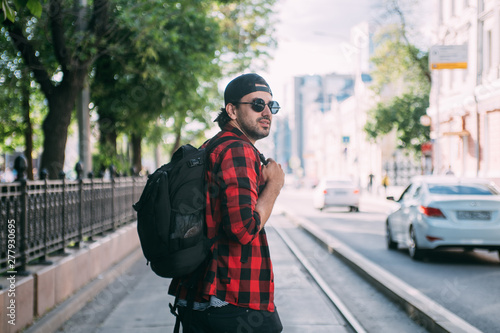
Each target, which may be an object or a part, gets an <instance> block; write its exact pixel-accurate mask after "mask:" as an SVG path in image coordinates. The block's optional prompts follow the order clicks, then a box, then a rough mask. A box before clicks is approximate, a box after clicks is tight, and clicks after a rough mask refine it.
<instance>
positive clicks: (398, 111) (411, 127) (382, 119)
mask: <svg viewBox="0 0 500 333" xmlns="http://www.w3.org/2000/svg"><path fill="white" fill-rule="evenodd" d="M375 45H376V48H375V52H374V55H373V57H372V58H371V61H372V63H373V64H374V70H373V71H372V73H371V75H372V78H373V84H372V86H371V88H372V89H373V90H374V91H375V92H376V93H377V94H379V95H381V96H383V97H382V101H381V102H379V103H378V104H377V106H376V107H375V108H373V109H372V110H370V111H369V113H368V120H367V123H366V124H365V127H364V130H365V132H366V133H367V136H368V137H369V138H371V139H372V140H376V139H377V138H379V137H381V136H384V135H386V134H388V133H389V132H391V131H392V130H393V129H395V130H396V133H397V138H398V146H399V148H405V149H407V150H408V151H413V152H414V153H415V154H416V156H419V155H420V147H421V145H422V143H424V142H426V141H428V140H429V135H430V128H429V127H426V126H423V125H421V124H420V117H421V116H423V115H425V114H426V111H427V108H428V106H429V92H430V84H431V81H430V73H429V69H428V53H427V52H424V51H422V50H420V49H418V48H417V47H416V46H415V45H413V44H411V43H409V42H408V40H407V38H406V31H405V30H404V27H403V28H402V27H400V26H397V25H389V26H386V27H384V28H383V29H381V30H380V31H379V32H378V34H377V35H376V36H375ZM388 95H389V97H387V96H388Z"/></svg>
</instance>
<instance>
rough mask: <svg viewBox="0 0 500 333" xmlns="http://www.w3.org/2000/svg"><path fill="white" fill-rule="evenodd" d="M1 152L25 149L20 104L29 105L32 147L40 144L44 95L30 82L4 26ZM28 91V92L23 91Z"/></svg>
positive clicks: (0, 63) (0, 70) (0, 58)
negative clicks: (26, 103) (27, 93)
mask: <svg viewBox="0 0 500 333" xmlns="http://www.w3.org/2000/svg"><path fill="white" fill-rule="evenodd" d="M0 49H1V50H3V51H2V52H1V53H0V123H1V124H2V125H1V126H0V151H1V152H13V151H24V147H25V144H26V142H25V137H24V134H25V131H26V130H27V124H26V119H25V116H26V115H25V110H24V109H23V103H25V102H26V101H25V100H24V99H25V98H27V99H29V100H28V101H27V102H28V104H29V106H30V109H31V112H30V118H31V122H32V123H34V124H38V126H34V129H33V130H34V133H33V139H34V149H39V148H40V147H41V143H42V138H43V135H42V133H41V128H40V126H39V125H40V124H41V121H42V118H43V115H44V114H45V113H46V106H45V105H44V101H43V95H42V94H41V93H40V92H39V90H38V87H37V85H36V84H35V82H34V81H32V77H31V75H30V71H29V70H28V69H27V68H26V66H25V65H24V62H23V59H22V58H21V57H20V56H19V54H18V53H17V52H16V50H15V49H14V47H13V45H12V43H11V42H10V39H9V34H8V33H7V31H6V29H5V28H2V29H0ZM26 90H28V92H29V95H25V93H24V92H23V91H26Z"/></svg>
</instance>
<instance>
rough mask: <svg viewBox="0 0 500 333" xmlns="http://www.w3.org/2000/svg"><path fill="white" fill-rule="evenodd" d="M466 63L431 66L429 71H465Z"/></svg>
mask: <svg viewBox="0 0 500 333" xmlns="http://www.w3.org/2000/svg"><path fill="white" fill-rule="evenodd" d="M466 68H467V63H466V62H448V63H441V64H431V69H466Z"/></svg>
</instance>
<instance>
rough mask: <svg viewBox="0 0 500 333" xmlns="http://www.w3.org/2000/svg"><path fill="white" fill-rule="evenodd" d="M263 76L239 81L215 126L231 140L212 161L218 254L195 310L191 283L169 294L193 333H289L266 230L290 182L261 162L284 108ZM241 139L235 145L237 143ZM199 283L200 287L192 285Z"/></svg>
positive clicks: (212, 220) (211, 223)
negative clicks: (260, 143)
mask: <svg viewBox="0 0 500 333" xmlns="http://www.w3.org/2000/svg"><path fill="white" fill-rule="evenodd" d="M272 97H273V96H272V92H271V89H270V87H269V85H268V84H267V82H266V81H265V80H264V79H263V78H262V77H261V76H259V75H257V74H245V75H241V76H239V77H237V78H235V79H234V80H232V81H231V82H230V83H229V84H228V85H227V87H226V89H225V92H224V102H225V107H224V108H222V109H221V112H220V114H219V115H218V117H217V119H216V120H215V121H216V122H218V124H219V127H220V128H221V131H220V132H219V133H218V134H217V135H215V136H214V137H213V138H212V139H211V140H215V139H218V138H221V137H230V138H231V139H228V140H226V141H223V143H221V144H219V145H218V146H217V147H216V148H215V149H214V150H213V151H212V152H211V154H210V155H209V157H208V171H207V177H208V178H207V179H208V184H209V188H208V190H207V209H206V222H207V235H208V238H210V239H215V240H216V241H215V243H214V245H213V246H212V256H211V258H210V260H209V261H208V263H207V265H206V269H205V270H204V273H203V274H202V275H203V276H202V278H200V279H198V281H197V283H196V285H197V287H196V288H195V289H196V295H195V296H194V306H193V308H194V310H193V311H189V310H187V309H188V308H187V307H186V305H187V304H188V301H187V299H189V296H188V292H187V290H186V285H188V284H189V282H188V281H191V280H190V278H186V279H184V280H182V281H180V280H178V279H174V280H173V281H172V283H171V285H170V288H169V293H170V294H171V295H174V296H177V295H178V296H179V299H180V301H179V302H178V305H179V315H180V318H181V321H182V324H183V327H184V331H185V332H193V333H201V332H214V333H222V332H229V333H232V332H256V333H257V332H259V333H265V332H269V333H275V332H281V331H282V329H283V327H282V325H281V321H280V318H279V315H278V313H277V311H276V309H275V306H274V275H273V270H272V263H271V258H270V253H269V247H268V243H267V237H266V233H265V230H264V226H265V224H266V222H267V221H268V219H269V217H270V215H271V212H272V209H273V207H274V203H275V201H276V198H277V197H278V195H279V193H280V190H281V188H282V187H283V184H284V179H285V175H284V172H283V170H282V169H281V166H280V165H279V164H278V163H276V162H275V161H273V160H272V159H268V160H267V161H266V162H267V164H266V165H262V164H261V160H260V156H261V155H260V153H259V152H258V150H257V149H256V148H255V146H254V144H255V142H256V141H257V140H260V139H263V138H265V137H267V136H268V135H269V132H270V130H271V123H272V118H273V114H276V113H277V112H278V110H279V104H278V103H277V102H275V101H273V100H272ZM232 138H234V140H233V139H232ZM191 284H192V283H191Z"/></svg>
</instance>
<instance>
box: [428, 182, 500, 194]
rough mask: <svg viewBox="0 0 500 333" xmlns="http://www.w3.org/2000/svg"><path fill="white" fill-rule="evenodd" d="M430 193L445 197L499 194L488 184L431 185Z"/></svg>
mask: <svg viewBox="0 0 500 333" xmlns="http://www.w3.org/2000/svg"><path fill="white" fill-rule="evenodd" d="M429 193H431V194H444V195H498V194H499V193H498V192H497V191H496V190H495V189H494V188H492V187H490V186H488V185H487V184H457V185H448V184H429Z"/></svg>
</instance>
